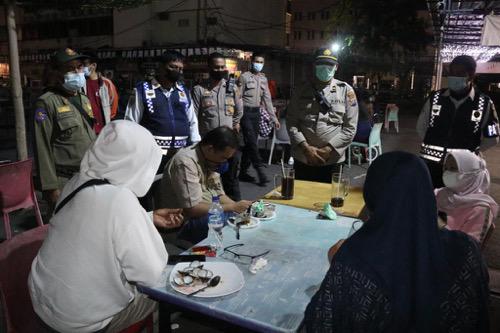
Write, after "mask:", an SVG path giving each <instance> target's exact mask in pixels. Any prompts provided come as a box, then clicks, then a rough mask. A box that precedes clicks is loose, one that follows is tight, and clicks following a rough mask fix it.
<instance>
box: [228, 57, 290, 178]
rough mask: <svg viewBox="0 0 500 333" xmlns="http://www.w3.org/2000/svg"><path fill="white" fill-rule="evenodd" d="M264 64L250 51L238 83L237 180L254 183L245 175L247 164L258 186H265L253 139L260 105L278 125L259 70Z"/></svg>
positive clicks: (266, 84) (267, 86)
mask: <svg viewBox="0 0 500 333" xmlns="http://www.w3.org/2000/svg"><path fill="white" fill-rule="evenodd" d="M263 67H264V55H262V54H260V53H254V54H253V55H252V69H251V70H250V71H248V72H245V73H243V74H242V75H241V77H240V79H239V82H238V86H239V87H240V88H241V91H242V95H243V118H241V132H242V133H243V140H244V141H245V146H244V147H243V154H242V157H241V171H240V180H242V181H247V182H254V181H255V178H253V177H252V176H250V175H249V174H248V168H249V167H250V164H252V165H253V167H254V168H255V170H256V171H257V175H258V176H259V185H261V186H265V184H266V183H268V182H269V180H268V179H267V177H266V175H265V173H264V171H263V167H262V160H261V158H260V154H259V147H258V145H257V138H258V135H259V123H260V106H261V105H262V104H263V105H264V106H265V110H266V112H267V113H268V114H269V116H270V117H271V120H272V121H273V123H274V125H275V127H276V128H279V127H280V122H279V121H278V119H277V118H276V114H275V112H274V108H273V103H272V101H271V93H270V92H269V85H268V83H267V78H266V76H265V74H264V73H262V68H263Z"/></svg>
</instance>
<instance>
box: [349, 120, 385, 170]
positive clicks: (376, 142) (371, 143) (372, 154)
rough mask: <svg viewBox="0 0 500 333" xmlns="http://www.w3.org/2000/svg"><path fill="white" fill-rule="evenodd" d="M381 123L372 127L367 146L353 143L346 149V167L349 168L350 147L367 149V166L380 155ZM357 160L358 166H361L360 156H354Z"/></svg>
mask: <svg viewBox="0 0 500 333" xmlns="http://www.w3.org/2000/svg"><path fill="white" fill-rule="evenodd" d="M382 125H383V124H382V123H376V124H375V125H373V127H372V130H371V131H370V137H369V138H368V144H366V143H362V142H353V143H351V144H350V145H349V147H348V148H347V156H348V162H347V163H348V166H349V168H350V167H351V147H359V148H368V158H367V159H368V164H371V163H372V162H373V161H374V160H375V159H376V158H377V157H378V156H379V155H382V140H381V139H380V131H381V130H382ZM355 155H356V158H357V159H358V164H361V154H355Z"/></svg>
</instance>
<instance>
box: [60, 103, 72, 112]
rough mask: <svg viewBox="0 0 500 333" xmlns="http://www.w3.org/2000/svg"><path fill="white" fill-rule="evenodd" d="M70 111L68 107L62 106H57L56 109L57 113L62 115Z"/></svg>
mask: <svg viewBox="0 0 500 333" xmlns="http://www.w3.org/2000/svg"><path fill="white" fill-rule="evenodd" d="M70 111H71V108H70V107H69V105H63V106H59V107H58V108H57V112H58V113H64V112H70Z"/></svg>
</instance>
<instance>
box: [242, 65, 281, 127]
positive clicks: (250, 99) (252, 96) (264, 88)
mask: <svg viewBox="0 0 500 333" xmlns="http://www.w3.org/2000/svg"><path fill="white" fill-rule="evenodd" d="M238 86H239V87H240V88H241V94H242V96H243V106H248V107H252V108H258V107H260V105H261V104H264V106H265V109H266V112H267V113H268V114H269V116H270V117H271V119H272V120H273V122H276V121H277V119H276V113H275V112H274V107H273V102H272V100H271V92H270V91H269V84H268V83H267V78H266V76H265V75H264V74H263V73H257V74H253V73H252V72H250V71H249V72H245V73H243V74H241V76H240V78H239V80H238Z"/></svg>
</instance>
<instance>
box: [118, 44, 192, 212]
mask: <svg viewBox="0 0 500 333" xmlns="http://www.w3.org/2000/svg"><path fill="white" fill-rule="evenodd" d="M183 61H184V57H183V56H182V54H180V53H179V52H176V51H167V52H165V53H164V54H163V56H162V64H164V71H165V74H164V75H163V76H161V77H160V78H159V82H158V81H156V79H153V78H152V79H151V80H146V81H142V82H139V83H138V84H137V86H136V88H135V96H133V97H132V98H131V99H130V101H129V103H128V105H127V109H126V111H125V119H128V120H131V121H135V122H137V123H139V124H140V125H142V126H144V127H145V128H146V129H148V130H149V131H150V132H151V134H153V137H154V138H155V140H156V143H157V144H158V146H160V148H161V149H162V153H163V158H162V163H161V164H160V167H159V168H158V172H157V174H163V169H164V168H165V165H166V164H167V162H168V161H169V160H170V159H171V158H172V156H174V154H175V153H176V152H177V151H178V150H179V149H181V148H184V147H187V146H190V145H192V144H195V143H197V142H199V141H200V140H201V137H200V134H199V131H198V120H197V117H196V114H195V112H194V109H193V103H192V101H191V97H190V95H189V90H188V89H187V88H186V87H184V85H183V84H182V82H181V79H182V72H183V69H184V63H183ZM160 178H161V176H157V179H160ZM156 185H157V184H156V183H155V184H153V186H152V192H156V191H155V187H157V186H156ZM146 197H147V198H146V199H144V200H142V201H141V203H142V204H143V206H145V208H146V209H147V208H149V209H151V208H152V207H151V205H152V200H151V193H148V195H146Z"/></svg>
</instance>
